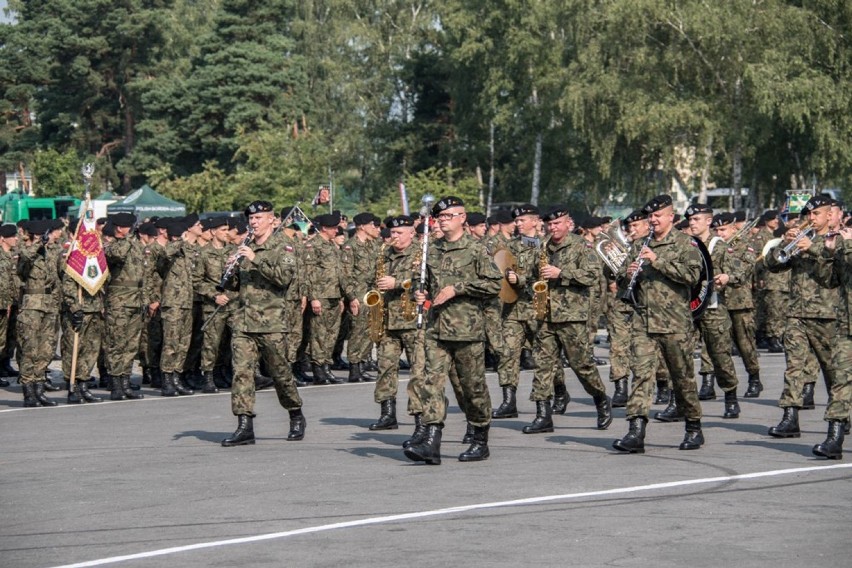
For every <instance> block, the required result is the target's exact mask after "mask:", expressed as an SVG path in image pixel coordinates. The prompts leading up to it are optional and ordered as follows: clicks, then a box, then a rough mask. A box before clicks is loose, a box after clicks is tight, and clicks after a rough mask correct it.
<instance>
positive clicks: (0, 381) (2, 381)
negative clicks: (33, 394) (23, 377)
mask: <svg viewBox="0 0 852 568" xmlns="http://www.w3.org/2000/svg"><path fill="white" fill-rule="evenodd" d="M9 386H12V383H10V382H9V381H7V380H6V379H4V378H3V377H0V387H2V388H6V387H9Z"/></svg>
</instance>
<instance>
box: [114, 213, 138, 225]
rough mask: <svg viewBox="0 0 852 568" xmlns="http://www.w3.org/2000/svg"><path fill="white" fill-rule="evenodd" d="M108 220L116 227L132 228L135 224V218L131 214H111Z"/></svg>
mask: <svg viewBox="0 0 852 568" xmlns="http://www.w3.org/2000/svg"><path fill="white" fill-rule="evenodd" d="M109 220H110V222H111V223H112V224H113V225H115V226H116V227H132V226H133V225H134V224H136V216H135V215H134V214H133V213H125V212H121V213H113V214H112V215H110V216H109Z"/></svg>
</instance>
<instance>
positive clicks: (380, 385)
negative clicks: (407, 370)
mask: <svg viewBox="0 0 852 568" xmlns="http://www.w3.org/2000/svg"><path fill="white" fill-rule="evenodd" d="M403 349H405V355H406V358H407V359H408V363H409V365H411V377H410V379H409V381H408V388H407V393H408V413H409V414H412V415H414V414H422V413H423V402H422V401H421V400H420V398H419V396H418V394H417V385H418V383H422V382H423V377H424V376H425V375H424V373H425V371H426V353H425V338H424V337H423V330H422V329H405V330H388V331H386V332H385V335H384V337H382V340H381V341H380V342H379V359H378V361H379V376H378V378H377V379H376V388H375V390H374V391H373V398H374V400H375V401H376V402H377V403H382V402H384V401H385V400H389V399H392V398H396V393H397V392H398V390H399V356H400V355H401V354H402V350H403Z"/></svg>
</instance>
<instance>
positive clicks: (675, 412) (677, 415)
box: [654, 391, 686, 422]
mask: <svg viewBox="0 0 852 568" xmlns="http://www.w3.org/2000/svg"><path fill="white" fill-rule="evenodd" d="M654 420H659V421H660V422H683V421H684V420H686V417H685V416H684V414H683V412H681V410H680V408H678V407H677V399H676V398H675V395H674V391H670V392H669V405H668V406H667V407H666V408H665V410H663V411H662V412H655V413H654Z"/></svg>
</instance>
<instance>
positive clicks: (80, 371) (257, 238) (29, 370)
mask: <svg viewBox="0 0 852 568" xmlns="http://www.w3.org/2000/svg"><path fill="white" fill-rule="evenodd" d="M292 212H293V210H292V208H287V209H285V210H283V211H281V212H280V215H277V216H276V212H275V211H274V208H273V205H272V204H271V203H269V202H266V201H255V202H253V203H251V204H250V205H249V206H248V207H247V208H246V210H245V211H244V218H237V217H213V218H209V219H205V220H203V221H202V220H199V218H198V217H197V216H196V215H194V214H193V215H189V216H187V217H183V218H152V219H146V220H144V222H141V223H138V221H137V219H136V218H135V216H133V215H131V214H128V213H118V214H114V215H110V216H109V217H108V218H104V219H99V220H98V224H97V230H98V231H99V232H100V234H101V238H102V240H103V242H104V251H105V257H106V262H107V265H108V267H109V280H108V282H107V283H106V285H105V286H103V288H101V289H100V290H99V291H98V292H97V293H95V294H90V293H88V292H87V291H86V290H84V289H82V288H81V287H80V285H79V284H78V283H77V282H76V281H75V280H74V279H73V278H71V277H70V276H69V275H68V274H66V272H65V270H64V264H65V254H64V252H65V250H66V249H67V246H68V242H69V240H70V239H72V238H73V235H74V231H75V229H76V221H72V222H70V223H69V224H68V225H67V226H66V224H65V223H63V222H62V221H58V220H47V221H27V222H23V223H20V224H19V226H15V225H8V224H7V225H2V226H0V249H1V250H2V254H0V271H2V272H3V273H4V274H6V275H8V276H7V277H6V278H4V279H3V280H2V282H3V284H2V285H0V306H6V309H5V310H4V311H3V312H2V315H3V316H4V317H2V318H0V342H2V345H0V353H2V358H0V373H2V374H4V375H6V377H7V378H8V377H12V376H17V377H18V381H19V382H20V383H21V385H22V387H23V393H24V406H53V405H56V404H57V403H56V402H55V401H53V400H51V399H50V398H49V397H48V396H47V395H46V394H45V391H48V390H59V389H60V388H61V387H59V386H56V385H53V383H52V381H51V380H50V379H49V372H48V365H49V364H50V362H51V360H52V359H53V357H54V353H55V350H56V344H57V341H59V342H60V351H61V359H62V371H63V377H64V379H65V382H66V387H65V388H66V389H67V390H68V395H67V396H68V402H69V403H84V402H89V403H91V402H100V401H101V398H100V397H98V396H96V395H95V394H93V393H92V392H91V390H90V389H92V388H95V387H96V386H100V387H101V388H108V389H109V390H110V394H109V396H110V399H111V400H125V399H130V400H135V399H140V398H143V395H142V394H141V393H139V392H138V391H139V390H140V385H139V384H136V383H134V382H132V381H131V370H132V367H133V363H134V361H135V360H138V361H139V363H140V365H141V367H142V370H143V372H142V379H141V381H140V383H141V384H150V385H151V387H152V388H155V389H160V393H161V394H162V396H186V395H191V394H193V393H194V392H195V391H196V390H201V392H203V393H215V392H218V391H219V389H222V388H230V391H231V409H232V412H233V414H234V415H235V416H236V417H237V428H236V430H235V432H234V434H233V435H231V436H230V437H228V438H227V439H225V440H223V441H222V445H224V446H239V445H249V444H254V442H255V438H254V427H253V420H254V418H255V413H254V405H255V394H256V391H257V390H258V389H260V388H266V387H269V386H271V387H274V389H275V391H276V394H277V396H278V400H279V403H280V404H281V406H282V407H284V408H285V409H286V410H287V411H288V412H289V417H290V431H289V432H288V436H287V439H288V440H301V439H303V438H304V435H305V428H306V419H305V416H304V414H303V413H302V399H301V397H300V395H299V392H298V388H299V387H302V386H306V385H309V384H313V385H327V384H339V383H342V382H345V381H346V380H348V381H349V382H361V381H375V389H374V400H375V402H376V403H377V404H378V405H379V408H380V411H379V418H378V420H377V421H376V422H374V423H372V424H371V425H370V426H369V428H370V429H371V430H389V429H396V428H398V421H397V417H396V406H397V404H396V399H397V395H398V385H399V372H400V369H401V368H408V369H409V370H410V380H409V381H408V385H407V399H408V400H407V412H408V414H410V415H412V416H413V418H414V423H415V429H414V433H413V434H412V436H411V437H410V438H409V439H408V440H406V442H405V443H404V444H403V449H404V452H405V455H406V456H408V458H410V459H411V460H414V461H420V462H425V463H427V464H440V463H441V435H442V430H443V426H444V422H445V420H446V417H447V405H448V399H447V397H446V396H445V386H446V382H447V381H449V382H450V384H451V386H452V390H453V393H454V395H455V400H456V403H457V404H458V406H459V408H460V409H461V410H462V412H463V413H464V415H465V420H466V423H467V430H466V433H465V437H464V443H466V444H468V448H467V449H466V450H465V451H464V452H463V453H461V454H460V455H459V456H458V459H459V460H461V461H480V460H484V459H487V458H488V457H489V455H490V450H489V447H488V433H489V427H490V424H491V421H492V420H496V419H504V418H514V417H517V416H518V400H517V389H518V385H519V378H520V372H521V370H522V369H532V370H534V378H533V384H532V389H531V393H530V396H529V399H530V401H531V402H533V403H534V404H535V411H536V415H535V418H534V419H533V420H532V422H531V423H530V424H528V425H526V426H524V427H523V429H522V432H523V433H524V434H537V433H543V432H552V431H553V429H554V422H553V415H554V414H564V413H565V412H566V410H567V406H568V403H569V401H570V395H569V393H568V389H567V387H566V383H565V371H564V368H565V367H569V368H571V369H572V370H573V371H574V374H575V375H576V376H577V378H578V379H579V381H580V384H581V386H582V387H583V389H584V390H585V391H586V392H587V393H588V394H589V395H590V396H591V397H592V401H593V404H594V407H595V423H594V427H595V428H596V429H600V430H605V429H607V428H608V427H609V426H610V424H611V423H612V420H613V416H612V408H613V407H625V408H626V416H627V420H628V432H627V434H626V435H625V436H624V437H623V438H621V439H618V440H615V441H614V442H613V447H614V448H615V449H616V450H618V451H622V452H629V453H642V452H644V440H645V430H646V425H647V423H648V418H649V415H650V410H651V405H652V404H665V405H667V406H666V407H665V409H664V410H661V411H659V412H656V413H655V414H654V416H653V417H654V419H656V420H658V421H663V422H679V421H683V422H685V433H684V439H683V442H682V443H681V445H680V449H682V450H694V449H698V448H700V447H701V446H702V445H703V444H704V435H703V432H702V429H701V418H702V409H701V403H700V401H702V400H712V399H715V398H716V397H717V395H716V391H715V389H716V387H717V386H718V388H720V389H721V391H722V393H723V395H722V396H723V397H724V415H723V418H726V419H737V418H738V417H739V415H740V407H739V401H738V390H740V389H739V386H740V385H739V380H738V377H737V373H736V371H735V368H734V363H733V358H732V352H733V353H738V354H739V356H741V357H742V360H743V363H744V367H745V369H746V371H747V374H748V381H747V385H746V387H745V389H744V390H743V396H745V397H747V398H756V397H759V396H761V392H762V390H763V384H762V383H761V380H760V368H759V362H758V356H757V351H758V349H768V350H769V351H770V352H776V353H780V352H784V353H785V354H786V361H787V369H786V372H785V374H784V390H783V393H782V395H781V399H780V403H779V405H780V406H781V408H782V409H783V418H782V420H781V422H780V423H779V424H778V425H777V426H775V427H772V428H770V429H769V435H771V436H774V437H798V436H800V430H799V426H798V411H799V410H801V409H808V408H814V406H815V404H814V384H815V383H816V381H817V374H816V369H817V368H818V369H820V370H821V371H822V374H823V378H824V381H825V385H826V389H827V391H828V393H829V397H828V400H829V404H828V407H827V410H826V412H825V419H826V421H827V422H828V424H829V427H828V436H827V438H826V440H825V441H824V442H823V443H821V444H818V445H817V446H815V447H814V448H813V452H814V454H816V455H818V456H823V457H828V458H832V459H839V458H840V457H841V456H842V443H843V439H844V434H845V433H848V429H849V415H850V401H852V374H850V373H852V369H850V367H852V344H850V341H852V306H850V302H849V296H850V290H852V288H850V281H852V270H850V267H849V264H850V263H852V229H849V228H847V226H848V224H849V218H848V216H844V211H843V204H842V203H840V202H838V201H835V200H833V199H831V198H830V197H827V196H822V195H817V196H815V197H813V198H812V199H810V201H808V203H807V204H806V206H805V207H804V208H803V210H802V214H801V219H800V220H799V221H797V220H794V219H786V220H785V219H782V217H783V216H782V215H779V213H778V211H774V210H770V211H766V212H765V213H764V214H763V215H761V216H759V217H758V218H756V219H754V220H752V221H751V222H748V221H747V220H746V218H745V215H741V214H737V213H720V214H714V212H713V210H712V209H711V208H710V207H708V206H707V205H702V204H696V205H692V206H690V207H689V208H688V209H687V210H686V211H685V212H684V215H683V218H682V219H679V217H680V216H679V215H676V214H675V212H674V210H673V205H672V200H671V198H670V197H669V196H666V195H661V196H657V197H655V198H654V199H652V200H651V201H649V202H648V203H647V204H645V206H644V207H642V208H641V209H638V210H636V211H633V212H632V213H630V214H629V215H628V216H627V217H625V218H624V219H621V220H616V221H612V220H611V219H609V218H598V217H586V218H585V219H583V220H582V222H581V223H580V224H579V226H577V225H576V224H575V221H574V218H573V217H572V215H571V212H570V211H569V209H568V208H567V207H564V206H554V207H550V208H548V209H546V210H540V209H539V208H538V207H537V206H535V205H532V204H525V205H522V206H519V207H516V208H514V209H513V210H511V211H499V212H497V213H496V214H495V215H494V216H492V217H488V218H486V217H485V216H484V215H482V214H481V213H476V212H468V211H467V210H466V208H465V204H464V203H463V201H462V200H461V199H459V198H457V197H453V196H447V197H444V198H442V199H440V200H439V201H437V203H435V204H434V207H432V209H431V212H430V215H428V216H414V217H412V216H406V215H401V216H395V217H389V218H387V219H384V220H380V219H378V218H377V217H376V216H374V215H372V214H370V213H360V214H358V215H356V216H355V217H354V218H353V219H352V224H351V225H352V228H350V224H349V222H348V220H347V219H346V218H345V216H343V215H341V214H340V213H339V212H334V213H330V214H324V215H317V216H315V217H314V218H313V220H312V221H311V222H310V224H309V225H308V226H309V229H308V230H307V231H303V230H302V229H303V228H302V227H301V226H300V225H299V224H298V223H290V221H289V220H290V219H291V218H292ZM773 239H774V240H773ZM619 241H620V242H619ZM498 265H499V267H498ZM709 274H712V286H704V288H703V290H704V291H705V292H710V290H712V293H708V294H706V295H705V296H703V297H701V298H700V299H696V298H695V290H696V287H697V288H701V279H702V275H704V276H706V277H708V280H709V279H710V277H709ZM707 284H710V282H709V281H708V282H707ZM697 305H698V306H699V307H700V309H696V308H697ZM602 321H605V326H606V330H607V335H608V342H609V345H610V361H609V363H610V371H609V377H608V382H610V383H611V384H612V389H611V390H612V395H611V396H610V395H609V394H608V392H607V391H608V388H607V386H606V383H605V382H604V380H603V379H602V377H601V374H600V372H599V370H598V364H599V363H600V361H598V360H596V359H595V357H594V354H593V349H594V344H595V337H596V331H597V329H598V326H599V323H600V322H602ZM344 347H345V349H346V358H347V359H348V362H347V361H344V358H343V349H344ZM696 347H699V348H700V351H701V366H700V369H699V375H700V377H701V378H700V381H699V382H698V383H700V384H698V383H697V382H696V378H695V363H694V361H693V353H694V352H695V350H696ZM374 349H375V352H376V354H377V360H376V361H373V357H372V354H373V352H374ZM403 353H404V355H405V357H404V359H403V357H402V356H403ZM13 359H14V360H15V361H16V362H17V368H18V369H17V370H15V369H14V368H13V367H12V365H11V361H12V360H13ZM814 362H816V363H817V365H815V364H814ZM487 366H488V367H491V368H493V369H494V370H495V371H496V373H497V377H498V381H499V386H500V388H501V391H502V401H501V403H500V404H499V405H497V407H496V408H492V404H491V399H490V396H489V390H488V386H487V384H486V380H485V376H486V367H487ZM96 367H97V369H98V374H99V379H98V380H96V379H94V378H92V377H90V374H91V373H92V372H93V369H94V368H96ZM344 369H345V370H348V378H347V379H343V378H340V377H338V376H336V375H335V374H334V371H336V370H344ZM371 371H376V372H377V376H375V377H373V376H371V375H370V372H371ZM75 377H76V379H75ZM631 377H632V380H631ZM0 381H2V383H0V384H2V386H9V383H8V381H7V380H6V379H0ZM655 387H656V388H655ZM655 391H656V396H655ZM652 399H653V401H652Z"/></svg>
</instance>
